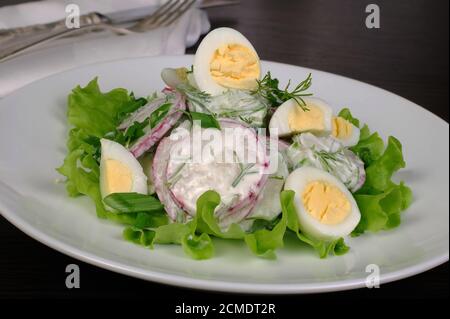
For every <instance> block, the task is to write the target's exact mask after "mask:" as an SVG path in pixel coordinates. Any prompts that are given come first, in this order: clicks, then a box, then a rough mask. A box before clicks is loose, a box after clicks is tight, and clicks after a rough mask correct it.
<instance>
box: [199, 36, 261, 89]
mask: <svg viewBox="0 0 450 319" xmlns="http://www.w3.org/2000/svg"><path fill="white" fill-rule="evenodd" d="M194 78H195V83H196V84H197V86H198V88H199V89H200V90H201V91H204V92H207V93H209V94H211V95H220V94H222V93H223V92H224V91H226V90H227V89H241V90H253V89H255V88H257V86H258V83H257V80H259V79H260V78H261V66H260V60H259V57H258V54H257V53H256V50H255V48H254V47H253V45H252V44H251V43H250V41H249V40H247V38H246V37H244V36H243V35H242V34H241V33H240V32H238V31H236V30H234V29H230V28H219V29H215V30H213V31H211V32H210V33H209V34H208V35H207V36H206V37H205V38H204V39H203V41H202V42H201V43H200V46H199V47H198V49H197V53H196V54H195V60H194Z"/></svg>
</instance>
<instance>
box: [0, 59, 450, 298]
mask: <svg viewBox="0 0 450 319" xmlns="http://www.w3.org/2000/svg"><path fill="white" fill-rule="evenodd" d="M192 60H193V59H192V57H191V56H185V57H159V58H143V59H133V60H121V61H116V62H110V63H104V64H97V65H91V66H87V67H83V68H79V69H75V70H72V71H69V72H65V73H61V74H58V75H55V76H51V77H49V78H46V79H44V80H41V81H38V82H35V83H33V84H31V85H29V86H27V87H25V88H23V89H21V90H19V91H17V92H15V93H13V94H12V95H10V96H8V97H6V98H5V99H3V100H0V211H1V212H2V214H3V216H4V217H6V219H8V220H9V221H10V222H11V223H13V224H14V225H16V226H17V227H18V228H20V229H21V230H22V231H23V232H25V233H27V234H28V235H30V236H32V237H33V238H35V239H37V240H39V241H40V242H42V243H44V244H46V245H48V246H50V247H52V248H54V249H56V250H58V251H61V252H63V253H65V254H68V255H70V256H72V257H75V258H78V259H80V260H83V261H86V262H88V263H91V264H94V265H97V266H100V267H103V268H106V269H109V270H112V271H116V272H120V273H123V274H127V275H130V276H134V277H139V278H143V279H147V280H151V281H157V282H161V283H166V284H172V285H178V286H184V287H192V288H200V289H210V290H218V291H230V292H246V293H307V292H323V291H334V290H345V289H352V288H358V287H364V285H365V281H366V277H367V275H368V273H366V267H367V266H368V265H370V264H376V265H378V266H379V267H380V272H381V282H382V283H385V282H389V281H393V280H398V279H401V278H405V277H408V276H412V275H414V274H417V273H420V272H423V271H426V270H428V269H430V268H432V267H435V266H437V265H439V264H441V263H444V262H445V261H447V260H448V246H449V195H448V194H449V126H448V123H446V122H444V121H443V120H441V119H439V118H438V117H436V116H434V115H433V114H431V113H429V112H428V111H426V110H425V109H423V108H421V107H419V106H417V105H416V104H414V103H411V102H409V101H407V100H405V99H403V98H401V97H399V96H396V95H394V94H391V93H389V92H386V91H384V90H381V89H378V88H375V87H373V86H370V85H367V84H364V83H361V82H358V81H354V80H350V79H348V78H344V77H341V76H337V75H333V74H329V73H324V72H320V71H315V70H309V69H305V68H300V67H296V66H289V65H283V64H277V63H271V62H266V63H264V64H263V66H264V68H265V70H271V71H272V74H274V75H276V76H277V77H279V78H280V79H282V80H283V81H287V80H288V79H289V78H292V79H294V80H301V79H304V78H305V76H306V74H307V73H308V72H312V73H313V77H314V82H313V88H312V91H313V92H314V93H315V95H316V96H320V97H322V98H324V99H326V100H328V101H329V102H330V103H331V104H332V105H333V106H334V107H335V110H336V111H337V110H338V109H340V108H341V107H343V106H348V107H350V108H351V110H352V111H353V112H354V114H355V115H356V116H357V117H359V118H361V119H362V120H363V121H365V122H367V123H368V124H369V125H370V126H371V127H372V128H373V129H375V130H378V131H379V132H381V133H382V134H385V136H384V137H387V136H386V135H387V134H392V135H394V136H396V137H397V138H399V139H400V140H401V141H402V142H403V144H404V149H405V156H406V159H407V162H408V168H407V169H406V170H404V171H402V172H401V173H400V174H399V175H398V179H401V180H405V181H406V182H407V183H408V184H409V185H410V186H411V187H412V189H413V191H414V195H415V201H414V204H413V205H412V207H411V208H410V209H409V211H407V212H406V213H405V214H404V215H403V223H402V225H401V226H400V228H398V229H395V230H393V231H389V232H382V233H379V234H375V235H365V236H362V237H360V238H355V239H349V240H348V243H349V244H350V246H351V248H352V249H351V251H350V252H349V253H348V254H347V255H345V256H343V257H331V258H328V259H326V260H321V259H319V258H317V256H316V255H315V253H314V252H313V251H312V250H311V249H309V248H307V247H301V248H298V246H296V245H295V244H294V243H288V244H287V245H286V247H285V248H284V249H281V250H280V251H279V252H278V259H277V260H275V261H268V260H263V259H258V258H256V257H254V256H252V255H251V253H250V252H249V251H248V249H247V248H246V247H245V244H243V243H230V242H225V241H221V240H217V241H216V257H215V258H213V259H211V260H207V261H194V260H191V259H189V258H187V257H185V256H184V254H183V251H182V249H180V247H178V246H158V247H156V249H155V250H153V251H151V250H147V249H145V248H142V247H139V246H135V245H133V244H131V243H128V242H126V241H124V240H122V238H121V233H122V229H123V227H121V226H119V225H116V224H113V223H111V222H108V221H103V220H99V219H97V217H96V215H95V212H94V208H93V205H92V204H91V203H90V201H89V200H88V199H86V198H79V199H70V198H68V197H67V196H66V194H65V189H64V185H61V184H57V183H55V180H56V179H58V178H60V177H59V176H58V174H57V173H56V171H55V167H57V166H59V165H60V164H61V162H62V160H63V158H64V154H65V140H66V133H67V129H68V128H67V125H66V119H65V113H66V98H67V95H68V93H69V92H70V90H71V89H72V88H73V87H75V86H76V85H78V84H81V85H83V86H84V85H85V84H87V83H88V81H89V80H91V79H92V78H93V77H95V76H99V79H100V85H101V87H102V89H103V90H109V89H112V88H115V87H125V88H127V89H129V90H132V91H134V92H135V93H136V95H137V96H146V95H148V94H149V93H150V92H152V91H155V90H158V89H160V88H162V85H163V83H162V81H161V79H160V77H159V73H160V70H161V68H162V67H163V66H173V67H176V66H188V65H191V63H192ZM23 253H24V254H26V253H27V252H26V251H24V252H23ZM36 262H39V261H36Z"/></svg>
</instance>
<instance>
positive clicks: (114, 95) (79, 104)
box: [67, 78, 143, 138]
mask: <svg viewBox="0 0 450 319" xmlns="http://www.w3.org/2000/svg"><path fill="white" fill-rule="evenodd" d="M142 103H143V101H142V100H141V99H140V100H136V99H135V98H134V96H133V94H129V93H128V91H127V90H125V89H122V88H118V89H114V90H111V91H109V92H106V93H102V92H101V91H100V88H99V86H98V81H97V78H95V79H94V80H92V81H91V82H89V83H88V85H87V86H85V87H84V88H82V87H80V86H77V87H76V88H74V89H73V90H72V93H71V94H70V95H69V98H68V110H67V117H68V122H69V124H70V125H72V126H74V127H76V128H78V129H80V130H83V132H84V133H86V134H87V135H90V136H94V137H98V138H102V137H104V136H105V135H106V134H107V133H110V132H113V131H115V129H116V127H117V125H118V124H119V123H120V122H119V120H120V119H119V115H122V116H123V112H124V110H126V111H127V112H133V111H135V110H136V109H137V108H138V107H140V106H142Z"/></svg>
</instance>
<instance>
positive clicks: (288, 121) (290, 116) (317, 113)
mask: <svg viewBox="0 0 450 319" xmlns="http://www.w3.org/2000/svg"><path fill="white" fill-rule="evenodd" d="M303 100H304V101H305V103H306V107H301V106H300V105H299V104H298V102H297V101H296V100H295V99H291V100H289V101H286V102H284V103H283V104H282V105H280V106H279V107H278V108H277V110H276V111H275V113H274V114H273V116H272V119H271V120H270V123H269V129H270V135H271V136H280V137H287V136H290V135H293V134H299V133H304V132H311V133H315V134H329V133H330V132H331V130H332V117H333V111H332V109H331V107H330V106H329V105H328V104H327V103H326V102H325V101H323V100H321V99H318V98H311V97H309V98H304V99H303Z"/></svg>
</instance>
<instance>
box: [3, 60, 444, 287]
mask: <svg viewBox="0 0 450 319" xmlns="http://www.w3.org/2000/svg"><path fill="white" fill-rule="evenodd" d="M161 57H164V58H180V59H182V58H186V57H193V55H190V54H189V55H178V56H177V55H165V56H156V57H151V56H147V57H136V58H126V59H115V60H110V61H103V62H100V63H91V64H86V65H83V66H79V67H74V68H71V69H68V70H64V71H62V72H58V73H55V74H51V75H49V76H46V77H43V78H40V79H38V80H36V81H33V82H31V83H28V84H27V85H25V86H23V87H21V88H19V89H18V90H15V91H13V92H11V93H9V94H7V95H5V96H3V97H2V98H1V99H0V101H1V102H3V101H4V100H7V99H9V98H14V96H15V95H16V94H17V93H18V92H20V91H22V90H24V89H27V88H28V87H29V86H32V85H35V84H36V83H37V82H41V81H46V80H48V79H49V78H52V77H57V76H60V75H61V74H65V73H70V72H72V71H74V70H79V69H89V68H90V67H92V66H95V65H102V64H114V63H116V62H119V61H120V62H121V61H132V60H148V59H158V58H161ZM262 62H263V63H270V64H278V65H280V66H283V67H295V68H303V69H307V70H311V71H313V72H320V73H323V74H326V75H331V76H334V77H339V78H342V79H344V80H346V81H354V82H356V83H358V84H363V85H365V86H368V87H371V88H375V89H377V90H381V91H383V93H385V94H389V95H392V96H395V97H396V98H400V99H401V100H404V101H406V102H408V103H412V104H414V105H415V106H416V107H419V108H421V109H422V110H424V111H426V112H427V113H429V114H431V115H432V116H433V117H434V118H435V120H439V121H442V122H443V124H446V125H447V127H448V125H449V123H448V122H447V121H446V120H444V119H443V118H441V117H440V116H438V115H436V114H434V113H433V112H431V111H430V110H428V109H426V108H424V107H422V106H420V105H418V104H416V103H415V102H412V101H410V100H408V99H406V98H404V97H402V96H400V95H397V94H395V93H392V92H390V91H387V90H385V89H383V88H380V87H377V86H375V85H372V84H369V83H366V82H362V81H359V80H357V79H353V78H350V77H346V76H343V75H339V74H335V73H331V72H327V71H322V70H318V69H313V68H309V67H302V66H298V65H293V64H287V63H280V62H274V61H267V60H262ZM0 214H1V215H2V216H3V217H4V218H5V219H6V220H7V221H8V222H10V223H11V224H13V225H14V226H15V227H17V228H18V229H19V230H21V231H22V232H24V233H25V234H26V235H28V236H30V237H31V238H33V239H34V240H37V241H38V242H41V243H43V244H44V245H46V246H47V247H50V248H52V249H54V250H56V251H58V252H60V253H63V254H65V255H68V256H70V257H72V258H75V259H78V260H81V261H83V262H86V263H88V264H91V265H94V266H97V267H100V268H103V269H106V270H109V271H113V272H116V273H120V274H122V275H127V276H131V277H134V278H139V279H143V280H148V281H152V282H157V283H160V284H167V285H171V286H177V287H184V288H191V289H197V290H210V291H218V292H232V293H240V294H258V295H264V294H274V295H280V294H305V293H323V292H334V291H345V290H351V289H358V288H364V287H366V282H365V280H364V279H362V278H359V279H346V280H338V281H327V282H318V283H308V284H304V283H297V284H295V283H294V284H273V283H240V282H234V281H221V280H208V279H199V278H189V277H186V276H183V275H176V274H168V273H162V272H159V271H153V270H151V269H142V268H138V267H134V266H130V265H127V264H125V263H121V262H118V261H112V260H110V259H105V258H102V257H99V256H97V255H95V254H92V253H89V252H86V251H83V250H81V249H78V248H77V247H74V246H72V245H70V244H67V243H64V242H62V241H60V240H58V239H55V238H53V237H51V236H49V235H47V234H45V233H43V232H42V231H40V230H39V229H37V228H35V227H33V225H31V224H30V223H28V222H27V221H25V220H24V219H22V218H21V217H20V216H18V215H17V214H15V213H14V212H13V211H12V210H10V209H9V208H7V207H6V205H5V204H3V203H2V202H0ZM448 261H449V252H448V250H447V252H446V253H444V254H440V255H438V256H435V257H434V258H432V259H428V260H426V261H423V262H421V263H419V264H415V265H412V266H409V267H406V268H402V269H400V270H396V271H393V272H387V273H383V274H381V275H380V284H381V285H383V284H386V283H389V282H393V281H397V280H401V279H404V278H408V277H411V276H415V275H417V274H420V273H423V272H426V271H428V270H430V269H432V268H435V267H437V266H439V265H442V264H444V263H446V262H448Z"/></svg>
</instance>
